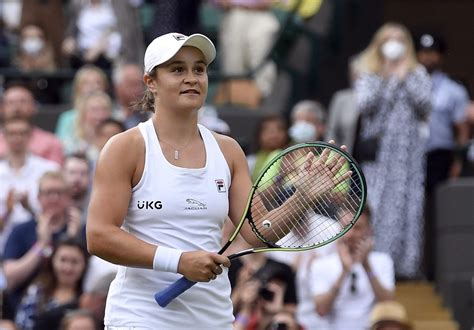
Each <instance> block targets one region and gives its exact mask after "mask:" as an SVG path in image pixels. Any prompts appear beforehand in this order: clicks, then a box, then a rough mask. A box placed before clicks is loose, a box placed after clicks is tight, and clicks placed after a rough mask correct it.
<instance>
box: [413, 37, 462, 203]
mask: <svg viewBox="0 0 474 330" xmlns="http://www.w3.org/2000/svg"><path fill="white" fill-rule="evenodd" d="M416 46H417V56H418V60H419V62H420V63H421V64H422V65H423V66H425V68H426V70H427V71H428V73H430V74H431V81H432V85H433V87H432V100H433V102H432V103H433V109H432V111H431V114H430V117H429V125H430V135H429V139H428V141H427V152H428V154H427V160H426V162H427V177H426V190H427V193H428V194H431V193H432V192H434V189H435V188H436V186H437V185H438V184H440V183H442V182H443V181H445V180H446V179H447V178H448V177H455V176H458V175H459V172H460V166H459V165H460V164H459V162H455V161H454V152H455V150H456V149H457V148H458V147H461V146H464V145H465V144H466V143H467V141H468V139H469V136H468V135H469V128H468V123H467V119H466V114H467V112H466V110H467V106H468V105H469V95H468V93H467V90H466V89H465V88H464V87H463V86H462V85H461V84H459V83H457V82H455V81H454V80H452V79H451V78H449V76H448V75H447V74H446V73H444V72H443V71H442V65H443V59H444V55H445V53H446V44H445V42H444V40H443V39H441V38H440V37H438V36H436V35H434V34H429V33H425V34H422V35H421V36H420V37H419V38H418V39H417V43H416Z"/></svg>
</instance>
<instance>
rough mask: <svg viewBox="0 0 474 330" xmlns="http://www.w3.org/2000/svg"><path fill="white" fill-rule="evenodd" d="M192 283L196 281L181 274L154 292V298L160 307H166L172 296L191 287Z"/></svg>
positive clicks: (176, 295)
mask: <svg viewBox="0 0 474 330" xmlns="http://www.w3.org/2000/svg"><path fill="white" fill-rule="evenodd" d="M194 284H196V282H193V281H190V280H188V279H187V278H186V277H184V276H183V277H181V278H180V279H179V280H177V281H176V282H174V283H173V284H171V285H170V286H169V287H167V288H166V289H164V290H161V291H160V292H157V293H155V300H156V302H157V303H158V305H160V306H161V307H166V306H167V305H168V304H169V303H170V302H171V301H172V300H173V299H174V298H176V297H178V296H179V295H180V294H182V293H183V292H184V291H186V290H188V289H189V288H191V287H192V286H193V285H194Z"/></svg>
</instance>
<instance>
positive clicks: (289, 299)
mask: <svg viewBox="0 0 474 330" xmlns="http://www.w3.org/2000/svg"><path fill="white" fill-rule="evenodd" d="M229 280H230V283H231V286H232V295H231V298H232V301H233V303H234V313H238V312H239V310H240V309H242V308H244V307H245V306H242V304H244V305H245V304H250V303H251V302H250V301H243V300H245V299H246V298H249V297H243V296H242V294H243V293H244V291H245V290H246V289H244V288H247V287H249V286H250V287H253V288H254V289H255V287H257V289H258V287H263V286H265V285H266V284H267V283H270V282H272V281H273V280H275V281H276V282H278V284H279V286H281V287H283V291H282V295H283V296H282V299H283V300H282V302H281V304H282V307H283V305H284V307H285V308H287V309H289V310H294V308H295V307H296V303H297V299H296V290H295V277H294V273H293V271H292V269H291V267H289V266H288V265H286V264H284V263H281V262H278V261H276V260H272V259H269V258H267V256H266V255H265V254H263V253H255V254H251V255H249V256H246V257H245V258H242V259H236V260H234V261H233V263H232V265H231V267H230V269H229ZM254 280H255V281H254ZM254 282H256V284H255V283H254ZM249 283H254V284H249ZM271 286H273V285H271ZM241 289H242V290H241ZM254 289H252V290H251V291H255V290H254ZM276 290H278V289H276ZM257 291H258V290H257ZM270 291H272V289H270ZM267 293H268V292H267ZM263 294H264V295H265V293H263ZM271 295H272V294H271V293H270V294H269V295H268V296H271ZM255 298H256V297H255ZM267 298H268V299H267V301H272V299H270V298H269V297H267ZM242 299H243V300H242ZM274 302H275V303H277V302H276V301H274ZM246 307H250V306H246Z"/></svg>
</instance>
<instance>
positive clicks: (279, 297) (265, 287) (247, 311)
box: [233, 254, 295, 330]
mask: <svg viewBox="0 0 474 330" xmlns="http://www.w3.org/2000/svg"><path fill="white" fill-rule="evenodd" d="M261 255H263V254H261ZM268 270H269V269H268V268H267V269H266V270H265V272H264V273H265V275H264V277H261V276H260V275H257V274H255V275H254V276H252V277H251V278H249V279H248V280H246V281H243V282H241V283H240V285H239V288H237V287H236V288H235V289H234V290H235V291H239V292H238V293H237V294H238V299H236V300H234V302H236V303H237V305H236V306H235V307H236V308H235V312H236V316H235V322H234V330H240V329H246V330H253V329H266V327H267V326H269V324H271V323H272V319H273V317H274V316H275V315H276V314H278V313H280V312H282V311H284V310H287V311H292V310H293V308H294V307H295V305H293V304H291V306H288V305H287V304H286V303H285V295H286V294H287V293H288V291H289V290H292V289H294V288H293V287H291V286H290V283H288V275H289V274H290V273H291V270H289V269H288V271H283V269H280V271H274V272H268ZM244 271H246V270H244ZM260 274H263V273H260ZM233 296H234V293H233ZM288 308H289V309H288Z"/></svg>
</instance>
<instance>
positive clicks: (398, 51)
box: [381, 39, 406, 61]
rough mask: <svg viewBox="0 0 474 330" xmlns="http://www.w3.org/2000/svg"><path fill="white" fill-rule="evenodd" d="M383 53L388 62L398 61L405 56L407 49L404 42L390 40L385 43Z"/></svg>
mask: <svg viewBox="0 0 474 330" xmlns="http://www.w3.org/2000/svg"><path fill="white" fill-rule="evenodd" d="M381 51H382V55H383V56H384V57H385V58H386V59H387V60H389V61H396V60H399V59H400V58H401V57H402V56H403V55H405V51H406V47H405V45H404V44H403V43H402V42H400V41H398V40H393V39H390V40H388V41H386V42H384V43H383V45H382V48H381Z"/></svg>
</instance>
